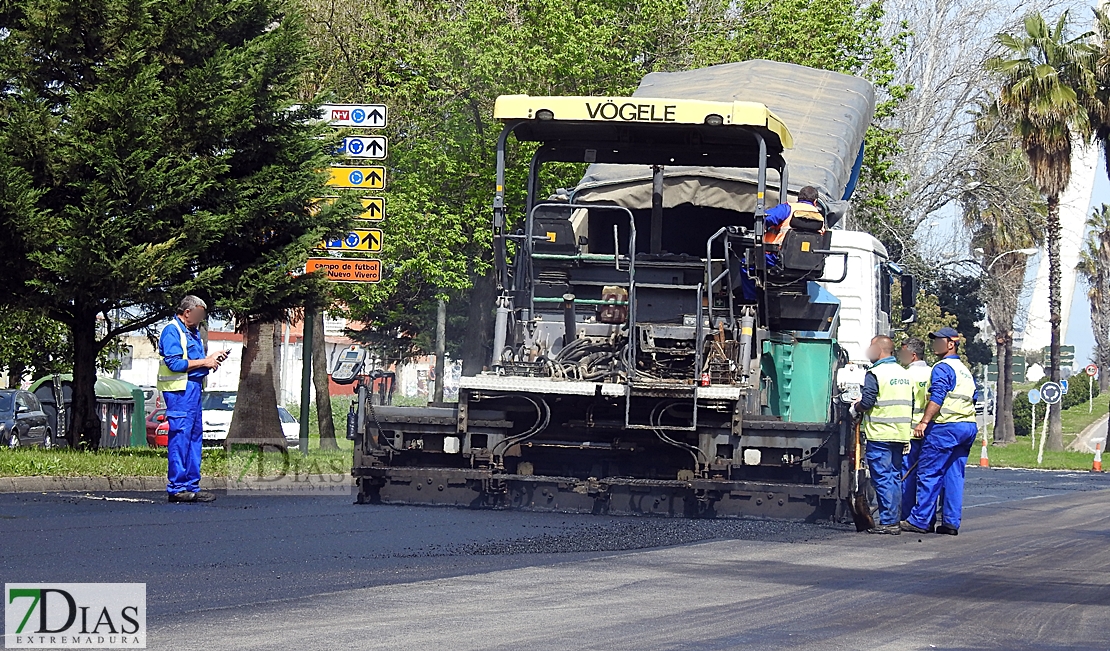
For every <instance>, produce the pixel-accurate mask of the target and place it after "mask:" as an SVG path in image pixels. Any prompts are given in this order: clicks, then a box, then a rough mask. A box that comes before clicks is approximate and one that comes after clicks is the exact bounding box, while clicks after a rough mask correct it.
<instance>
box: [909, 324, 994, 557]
mask: <svg viewBox="0 0 1110 651" xmlns="http://www.w3.org/2000/svg"><path fill="white" fill-rule="evenodd" d="M929 338H930V339H931V340H932V347H933V353H934V354H936V356H937V357H940V358H941V359H940V361H938V362H937V363H936V365H934V366H933V372H932V375H930V377H929V404H927V405H926V406H925V413H924V414H923V415H922V417H921V420H920V421H918V423H917V425H915V426H914V433H915V435H917V436H922V437H924V438H923V440H922V442H921V458H920V459H919V460H918V463H917V503H916V504H915V505H914V507H913V510H912V511H910V514H909V515H908V516H907V517H906V519H905V520H903V521H902V522H901V523H899V524H900V525H901V527H902V530H903V531H912V532H914V533H926V532H927V531H928V529H929V527H930V525H932V523H933V520H934V519H935V518H936V509H937V497H938V495H940V494H941V489H942V488H943V496H944V497H943V504H942V506H941V514H942V516H943V520H944V523H943V524H941V525H939V526H937V528H936V532H937V533H944V534H949V535H952V536H955V535H957V534H958V533H959V530H960V522H961V515H962V511H963V501H964V467H965V466H967V456H968V454H969V453H970V452H971V446H972V444H973V443H974V442H975V437H976V435H977V434H978V426H977V425H976V422H975V402H976V400H977V399H978V392H979V390H978V388H977V387H976V386H975V378H974V377H973V376H972V375H971V371H969V370H968V368H967V366H964V363H963V362H962V361H960V356H959V347H960V333H958V332H956V330H955V329H953V328H941V329H940V330H937V331H936V332H933V333H930V334H929Z"/></svg>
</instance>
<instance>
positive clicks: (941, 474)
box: [906, 423, 979, 529]
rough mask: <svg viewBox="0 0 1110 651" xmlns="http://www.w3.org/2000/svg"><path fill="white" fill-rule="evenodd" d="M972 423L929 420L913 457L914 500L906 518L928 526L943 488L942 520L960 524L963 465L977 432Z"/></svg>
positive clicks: (921, 526) (913, 523)
mask: <svg viewBox="0 0 1110 651" xmlns="http://www.w3.org/2000/svg"><path fill="white" fill-rule="evenodd" d="M978 431H979V430H978V427H977V426H976V424H975V423H933V424H931V425H929V429H927V430H926V431H925V438H924V439H923V440H922V442H921V456H920V458H919V459H918V461H917V504H915V505H914V507H913V510H912V511H910V515H909V517H908V518H906V519H907V520H908V521H909V523H910V524H912V525H913V526H915V527H920V528H922V529H928V528H929V526H930V525H932V524H933V520H935V519H936V515H937V497H938V496H939V495H940V494H941V489H942V488H943V490H944V499H943V501H942V502H943V503H942V504H941V514H942V516H943V518H944V524H946V525H948V526H950V527H954V528H956V529H959V528H960V516H961V513H962V511H963V504H964V469H965V468H966V466H967V455H968V454H969V453H970V452H971V446H972V444H974V443H975V437H976V435H977V434H978Z"/></svg>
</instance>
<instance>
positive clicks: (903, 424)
mask: <svg viewBox="0 0 1110 651" xmlns="http://www.w3.org/2000/svg"><path fill="white" fill-rule="evenodd" d="M867 357H868V359H870V360H871V362H872V364H871V368H869V369H868V370H867V375H866V377H865V379H864V384H863V397H862V398H861V399H860V400H859V401H858V402H856V403H855V404H853V405H852V409H851V412H852V414H853V415H858V414H862V416H863V420H862V422H861V423H860V432H861V433H862V434H863V435H864V436H865V437H866V438H867V467H868V469H869V470H870V471H871V484H872V485H873V486H874V487H875V496H876V498H877V499H878V502H879V522H878V524H877V525H876V526H875V527H874V528H873V529H870V530H869V533H881V534H894V535H897V534H899V533H901V529H900V528H899V527H898V521H899V520H900V519H901V515H900V513H901V508H902V482H901V475H902V451H903V448H904V447H905V446H906V444H907V443H909V442H910V434H911V430H910V420H911V416H912V411H913V391H912V388H911V387H910V378H909V375H908V374H907V373H906V369H904V368H902V367H901V366H899V365H898V361H897V360H896V359H894V342H893V341H892V340H891V339H890V337H886V336H882V335H880V336H878V337H875V338H874V339H872V340H871V346H870V347H868V349H867Z"/></svg>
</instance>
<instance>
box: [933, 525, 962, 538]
mask: <svg viewBox="0 0 1110 651" xmlns="http://www.w3.org/2000/svg"><path fill="white" fill-rule="evenodd" d="M937 533H942V534H944V535H946V536H958V535H960V530H959V529H957V528H956V527H950V526H948V525H946V524H938V525H937Z"/></svg>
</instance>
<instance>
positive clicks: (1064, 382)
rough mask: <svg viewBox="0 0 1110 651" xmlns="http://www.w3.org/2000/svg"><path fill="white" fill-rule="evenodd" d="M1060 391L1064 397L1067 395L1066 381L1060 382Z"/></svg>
mask: <svg viewBox="0 0 1110 651" xmlns="http://www.w3.org/2000/svg"><path fill="white" fill-rule="evenodd" d="M1060 389H1062V390H1063V392H1064V395H1065V396H1066V395H1068V381H1067V380H1060Z"/></svg>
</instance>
